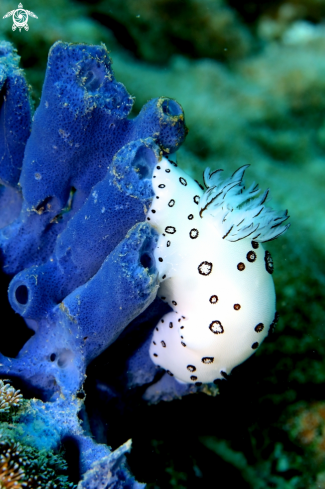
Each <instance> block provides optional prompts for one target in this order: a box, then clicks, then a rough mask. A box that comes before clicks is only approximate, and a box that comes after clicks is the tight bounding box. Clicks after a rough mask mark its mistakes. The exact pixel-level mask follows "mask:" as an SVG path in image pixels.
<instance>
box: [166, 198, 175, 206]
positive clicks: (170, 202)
mask: <svg viewBox="0 0 325 489" xmlns="http://www.w3.org/2000/svg"><path fill="white" fill-rule="evenodd" d="M174 205H175V200H174V199H170V201H169V202H168V207H173V206H174Z"/></svg>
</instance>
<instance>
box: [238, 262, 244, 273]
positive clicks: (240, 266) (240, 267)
mask: <svg viewBox="0 0 325 489" xmlns="http://www.w3.org/2000/svg"><path fill="white" fill-rule="evenodd" d="M237 268H238V270H239V271H240V272H242V271H243V270H245V265H244V263H242V262H240V263H238V265H237Z"/></svg>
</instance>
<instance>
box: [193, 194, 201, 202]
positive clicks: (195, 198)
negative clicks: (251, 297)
mask: <svg viewBox="0 0 325 489" xmlns="http://www.w3.org/2000/svg"><path fill="white" fill-rule="evenodd" d="M193 200H194V202H195V204H198V203H199V202H200V197H199V196H198V195H194V197H193Z"/></svg>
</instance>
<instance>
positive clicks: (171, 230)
mask: <svg viewBox="0 0 325 489" xmlns="http://www.w3.org/2000/svg"><path fill="white" fill-rule="evenodd" d="M165 231H166V233H168V234H175V233H176V228H174V226H167V227H166V228H165Z"/></svg>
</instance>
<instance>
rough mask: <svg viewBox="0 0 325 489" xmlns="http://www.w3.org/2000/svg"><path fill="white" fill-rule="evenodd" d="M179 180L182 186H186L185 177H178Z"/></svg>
mask: <svg viewBox="0 0 325 489" xmlns="http://www.w3.org/2000/svg"><path fill="white" fill-rule="evenodd" d="M179 181H180V182H181V184H182V185H184V187H186V185H187V181H186V180H185V178H183V177H179Z"/></svg>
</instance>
